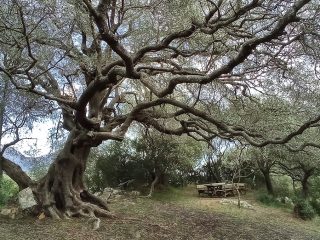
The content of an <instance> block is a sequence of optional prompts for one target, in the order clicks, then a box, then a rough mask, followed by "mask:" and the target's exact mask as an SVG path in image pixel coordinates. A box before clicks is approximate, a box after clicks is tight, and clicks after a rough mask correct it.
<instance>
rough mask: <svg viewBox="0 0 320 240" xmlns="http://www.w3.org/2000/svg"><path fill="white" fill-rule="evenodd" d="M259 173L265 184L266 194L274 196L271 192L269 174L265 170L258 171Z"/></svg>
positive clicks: (271, 186)
mask: <svg viewBox="0 0 320 240" xmlns="http://www.w3.org/2000/svg"><path fill="white" fill-rule="evenodd" d="M260 171H261V172H262V174H263V177H264V182H265V184H266V188H267V191H268V194H270V195H273V196H274V191H273V185H272V181H271V177H270V172H269V171H268V170H265V169H260Z"/></svg>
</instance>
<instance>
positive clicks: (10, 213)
mask: <svg viewBox="0 0 320 240" xmlns="http://www.w3.org/2000/svg"><path fill="white" fill-rule="evenodd" d="M18 212H19V209H18V208H17V207H13V208H2V209H1V211H0V215H1V216H2V217H5V218H11V219H15V218H16V217H17V215H18Z"/></svg>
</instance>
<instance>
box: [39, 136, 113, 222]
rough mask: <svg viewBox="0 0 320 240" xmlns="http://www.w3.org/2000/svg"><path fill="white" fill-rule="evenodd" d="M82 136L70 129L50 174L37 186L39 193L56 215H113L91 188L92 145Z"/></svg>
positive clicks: (45, 208)
mask: <svg viewBox="0 0 320 240" xmlns="http://www.w3.org/2000/svg"><path fill="white" fill-rule="evenodd" d="M79 136H80V135H79V134H76V131H74V130H73V131H72V132H71V133H70V135H69V137H68V140H67V142H66V144H65V146H64V148H63V149H62V151H61V152H60V153H59V154H58V156H57V158H56V159H55V161H54V162H53V163H52V164H51V166H50V167H49V170H48V173H47V175H46V176H45V177H44V178H43V179H41V180H40V181H39V183H38V184H37V185H36V186H35V187H34V188H33V191H34V193H35V196H36V198H37V200H38V202H39V204H41V205H42V207H43V209H44V210H45V212H46V214H48V215H50V216H51V217H53V218H58V219H60V218H67V217H71V216H77V215H83V216H88V217H95V216H96V215H100V216H109V217H110V216H113V214H111V213H110V212H109V209H108V207H107V204H106V203H105V202H104V201H103V200H102V199H99V198H98V197H96V196H94V195H93V194H91V193H89V192H88V191H87V187H86V185H85V183H84V171H85V169H86V163H87V159H88V155H89V153H90V149H91V145H89V144H88V143H86V144H85V143H81V141H79Z"/></svg>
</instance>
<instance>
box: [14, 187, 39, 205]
mask: <svg viewBox="0 0 320 240" xmlns="http://www.w3.org/2000/svg"><path fill="white" fill-rule="evenodd" d="M18 199H19V205H20V207H21V209H22V210H24V209H27V208H31V207H33V206H36V205H37V202H36V200H35V199H34V196H33V193H32V190H31V188H26V189H23V190H22V191H20V192H19V193H18Z"/></svg>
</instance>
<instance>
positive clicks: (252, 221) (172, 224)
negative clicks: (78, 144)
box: [0, 199, 320, 240]
mask: <svg viewBox="0 0 320 240" xmlns="http://www.w3.org/2000/svg"><path fill="white" fill-rule="evenodd" d="M206 202H207V203H211V204H216V203H215V202H214V201H212V200H211V202H210V199H200V200H199V202H198V203H200V204H203V203H206ZM204 206H205V204H204ZM113 209H115V210H116V212H118V213H119V215H120V218H119V219H115V220H108V219H103V221H102V224H101V228H100V229H99V230H98V231H92V230H91V229H90V224H88V222H87V221H86V220H81V219H76V220H68V221H63V222H54V221H52V220H50V219H44V220H35V219H19V220H5V219H0V232H1V235H0V239H3V240H25V239H30V240H38V239H39V240H40V239H41V240H56V239H57V240H59V239H61V240H62V239H78V240H91V239H92V240H95V239H108V240H111V239H148V240H149V239H150V240H152V239H157V240H162V239H183V240H187V239H190V240H191V239H219V240H220V239H223V240H227V239H239V240H240V239H245V240H248V239H259V240H264V239H266V240H272V239H281V240H282V239H283V240H285V239H288V240H289V239H292V240H300V239H301V240H304V239H305V240H309V239H315V240H316V239H320V232H317V231H313V230H310V231H307V230H306V229H297V227H294V226H290V225H287V224H285V223H284V224H279V222H278V221H275V222H273V221H272V220H270V221H267V222H266V219H263V218H262V219H259V218H258V217H257V214H254V213H250V214H252V216H256V217H257V218H251V217H250V214H249V215H248V216H249V217H248V219H247V220H244V219H243V216H240V215H239V216H232V214H229V213H222V212H221V211H220V210H219V211H215V210H213V211H208V210H205V209H204V208H198V207H195V208H193V207H192V208H190V207H189V206H188V204H180V203H173V202H171V203H168V202H161V201H154V200H148V199H136V200H130V201H129V200H124V201H123V202H122V203H115V204H113ZM243 211H246V210H243ZM247 211H250V210H247Z"/></svg>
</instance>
